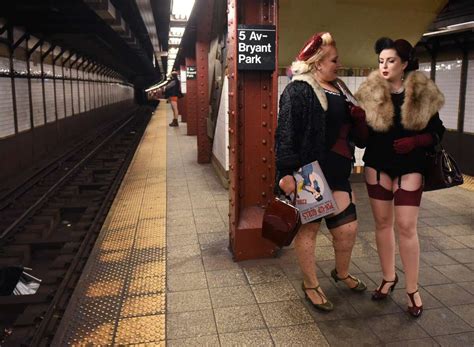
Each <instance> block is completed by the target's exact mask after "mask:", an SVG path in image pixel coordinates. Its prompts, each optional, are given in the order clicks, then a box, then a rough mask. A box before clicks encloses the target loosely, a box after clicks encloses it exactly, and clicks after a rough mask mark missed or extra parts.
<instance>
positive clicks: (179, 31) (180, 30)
mask: <svg viewBox="0 0 474 347" xmlns="http://www.w3.org/2000/svg"><path fill="white" fill-rule="evenodd" d="M184 29H185V28H184V27H170V37H173V36H174V37H182V36H183V34H184Z"/></svg>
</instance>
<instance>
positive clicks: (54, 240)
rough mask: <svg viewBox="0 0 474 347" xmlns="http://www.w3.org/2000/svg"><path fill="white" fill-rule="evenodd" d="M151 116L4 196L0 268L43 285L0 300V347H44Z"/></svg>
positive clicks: (145, 113) (139, 113)
mask: <svg viewBox="0 0 474 347" xmlns="http://www.w3.org/2000/svg"><path fill="white" fill-rule="evenodd" d="M151 111H152V110H151V108H148V107H142V108H139V109H138V110H136V111H135V112H134V113H133V114H132V115H131V116H130V117H127V118H126V120H125V121H122V122H121V124H119V125H116V126H115V129H111V128H110V127H107V128H106V129H103V133H101V134H100V135H96V136H95V141H83V143H82V144H81V145H78V146H76V147H75V149H74V150H72V151H70V152H68V153H67V154H65V155H64V156H61V158H59V159H58V160H57V161H56V162H54V163H50V164H49V165H48V167H46V168H44V169H42V170H39V172H37V173H36V174H35V175H33V176H32V177H31V179H30V180H28V181H27V182H24V184H22V185H21V186H19V187H18V188H17V189H11V190H9V191H8V192H7V193H6V194H4V195H2V200H1V201H2V203H1V204H0V267H2V266H11V265H22V266H25V267H29V268H32V269H33V270H32V272H31V274H32V275H33V276H35V277H37V278H40V279H41V280H42V282H41V285H40V288H39V289H38V291H37V292H36V294H33V295H17V296H15V295H11V296H0V346H18V345H27V346H47V345H50V343H51V340H52V338H53V337H54V333H55V330H56V328H57V326H58V324H59V322H60V320H61V317H62V314H63V313H64V311H65V309H66V307H67V304H68V301H69V298H70V296H71V294H72V292H73V291H74V288H75V287H76V284H77V281H78V279H79V277H80V275H81V272H82V269H83V267H84V265H85V263H86V261H87V259H88V256H89V254H90V252H91V250H92V248H93V246H94V243H95V240H96V238H97V236H98V233H99V231H100V228H101V225H102V223H103V222H104V220H105V217H106V215H107V212H108V210H109V208H110V206H111V204H112V201H113V199H114V197H115V194H116V192H117V190H118V188H119V186H120V183H121V181H122V179H123V176H124V175H125V173H126V170H127V168H128V166H129V164H130V161H131V159H132V158H133V154H134V152H135V149H136V147H137V146H138V144H139V142H140V139H141V137H142V135H143V132H144V130H145V129H146V125H147V123H148V121H149V119H150V115H151Z"/></svg>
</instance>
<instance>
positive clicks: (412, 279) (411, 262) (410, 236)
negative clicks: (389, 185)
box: [394, 173, 423, 306]
mask: <svg viewBox="0 0 474 347" xmlns="http://www.w3.org/2000/svg"><path fill="white" fill-rule="evenodd" d="M401 183H402V184H401V186H402V188H403V189H404V190H408V191H415V190H418V189H419V188H420V187H421V185H422V183H423V182H422V177H421V175H420V174H418V173H412V174H407V175H403V176H402V182H401ZM395 189H398V182H394V190H395ZM419 210H420V208H419V206H395V224H396V226H397V231H398V237H399V244H400V257H401V259H402V264H403V269H404V271H405V282H406V291H407V293H413V292H415V291H416V290H417V289H418V275H419V269H420V243H419V240H418V232H417V222H418V213H419ZM408 302H409V306H411V302H410V301H408ZM415 303H416V305H417V306H420V305H421V298H420V296H419V294H417V295H415Z"/></svg>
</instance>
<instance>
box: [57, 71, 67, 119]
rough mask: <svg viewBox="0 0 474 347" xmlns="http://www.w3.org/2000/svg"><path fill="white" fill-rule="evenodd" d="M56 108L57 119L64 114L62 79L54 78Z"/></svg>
mask: <svg viewBox="0 0 474 347" xmlns="http://www.w3.org/2000/svg"><path fill="white" fill-rule="evenodd" d="M56 110H57V112H58V119H62V118H64V117H65V116H66V114H65V111H64V81H63V80H56Z"/></svg>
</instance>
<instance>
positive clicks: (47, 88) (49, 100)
mask: <svg viewBox="0 0 474 347" xmlns="http://www.w3.org/2000/svg"><path fill="white" fill-rule="evenodd" d="M44 96H45V99H46V121H47V122H48V123H51V122H54V121H55V120H56V115H55V114H54V112H55V110H54V82H53V80H52V79H48V78H46V79H45V80H44Z"/></svg>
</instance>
